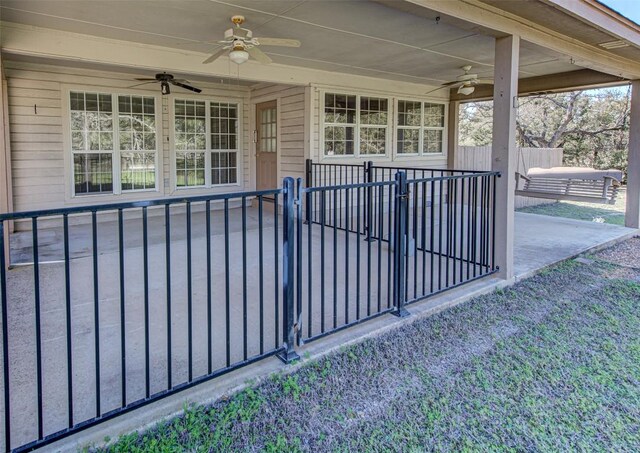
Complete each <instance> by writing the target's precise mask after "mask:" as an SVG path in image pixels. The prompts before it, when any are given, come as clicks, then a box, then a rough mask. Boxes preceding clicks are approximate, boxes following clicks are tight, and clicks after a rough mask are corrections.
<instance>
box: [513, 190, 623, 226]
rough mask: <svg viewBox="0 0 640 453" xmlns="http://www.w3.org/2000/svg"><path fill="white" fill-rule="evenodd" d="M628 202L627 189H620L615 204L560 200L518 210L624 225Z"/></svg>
mask: <svg viewBox="0 0 640 453" xmlns="http://www.w3.org/2000/svg"><path fill="white" fill-rule="evenodd" d="M625 202H626V191H625V189H622V190H620V192H619V193H618V197H617V198H616V203H615V204H614V205H608V204H598V203H580V202H577V201H558V202H555V203H549V204H544V205H539V206H530V207H526V208H521V209H518V212H529V213H531V214H542V215H549V216H553V217H565V218H568V219H576V220H588V221H592V222H600V223H610V224H613V225H624V211H625Z"/></svg>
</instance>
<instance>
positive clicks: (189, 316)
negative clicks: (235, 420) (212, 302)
mask: <svg viewBox="0 0 640 453" xmlns="http://www.w3.org/2000/svg"><path fill="white" fill-rule="evenodd" d="M191 268H192V264H191V202H189V201H187V342H188V343H187V344H188V350H189V382H191V381H192V380H193V279H192V274H191V271H192V269H191Z"/></svg>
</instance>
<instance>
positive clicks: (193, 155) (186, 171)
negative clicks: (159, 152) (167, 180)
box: [176, 152, 205, 187]
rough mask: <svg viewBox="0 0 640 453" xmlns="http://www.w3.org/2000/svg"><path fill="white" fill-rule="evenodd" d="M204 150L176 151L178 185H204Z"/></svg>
mask: <svg viewBox="0 0 640 453" xmlns="http://www.w3.org/2000/svg"><path fill="white" fill-rule="evenodd" d="M204 172H205V168H204V152H184V153H176V183H177V186H178V187H190V186H203V185H204V184H205V178H204Z"/></svg>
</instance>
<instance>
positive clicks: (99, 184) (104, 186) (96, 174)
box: [73, 153, 113, 194]
mask: <svg viewBox="0 0 640 453" xmlns="http://www.w3.org/2000/svg"><path fill="white" fill-rule="evenodd" d="M73 178H74V185H75V193H76V194H89V193H111V192H112V191H113V172H112V162H111V154H109V153H79V154H74V156H73Z"/></svg>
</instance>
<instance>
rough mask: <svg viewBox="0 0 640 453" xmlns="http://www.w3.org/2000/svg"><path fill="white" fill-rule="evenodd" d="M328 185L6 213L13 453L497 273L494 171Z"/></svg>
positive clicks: (0, 264) (387, 173)
mask: <svg viewBox="0 0 640 453" xmlns="http://www.w3.org/2000/svg"><path fill="white" fill-rule="evenodd" d="M313 165H315V164H312V163H308V167H307V168H308V170H310V169H311V170H312V171H313ZM352 167H353V168H352ZM356 167H357V169H356ZM374 168H378V169H377V170H375V169H374ZM323 171H325V172H326V179H325V180H326V181H327V182H328V183H329V182H330V184H323V182H322V181H320V180H314V179H313V178H310V177H309V173H308V179H307V186H306V187H302V181H301V180H300V179H299V180H298V181H294V180H293V179H292V178H286V179H285V180H284V183H283V186H282V188H279V189H274V190H268V191H257V192H241V193H232V194H220V195H209V196H200V197H189V198H184V199H162V200H153V201H146V202H134V203H119V204H112V205H100V206H87V207H74V208H64V209H53V210H46V211H33V212H19V213H9V214H2V215H0V250H5V248H8V245H9V244H8V241H7V238H8V237H9V235H8V230H9V227H10V226H11V224H15V225H16V226H17V227H18V229H21V230H23V231H22V232H18V233H14V234H12V236H11V237H12V238H13V239H12V240H17V241H22V246H21V247H22V248H21V250H20V253H17V252H16V250H13V251H12V252H11V253H12V254H11V255H9V256H7V255H6V254H5V253H0V299H1V308H2V325H1V328H2V361H3V365H2V366H3V381H2V382H3V395H4V398H3V402H4V408H3V420H4V426H3V431H4V436H3V437H4V447H5V449H6V450H15V451H25V450H29V449H32V448H36V447H40V446H43V445H46V444H48V443H50V442H53V441H55V440H58V439H60V438H62V437H64V436H67V435H69V434H72V433H75V432H78V431H79V430H82V429H84V428H86V427H89V426H93V425H95V424H97V423H100V422H102V421H105V420H107V419H110V418H112V417H115V416H117V415H120V414H122V413H124V412H127V411H130V410H133V409H135V408H139V407H141V406H143V405H145V404H148V403H151V402H153V401H157V400H159V399H161V398H163V397H165V396H168V395H171V394H174V393H176V392H179V391H181V390H184V389H186V388H189V387H192V386H194V385H197V384H199V383H202V382H204V381H207V380H210V379H213V378H215V377H217V376H220V375H222V374H224V373H227V372H229V371H231V370H234V369H237V368H239V367H242V366H245V365H247V364H250V363H253V362H255V361H258V360H262V359H264V358H267V357H270V356H274V355H277V356H278V357H280V358H281V359H282V360H283V361H285V362H287V363H288V362H290V361H292V360H295V359H296V358H297V357H298V355H297V353H296V346H297V345H299V344H301V343H304V342H309V341H313V340H316V339H319V338H322V337H323V336H326V335H328V334H331V333H333V332H336V331H338V330H341V329H345V328H347V327H349V326H353V325H355V324H358V323H361V322H364V321H366V320H369V319H372V318H375V317H377V316H381V315H384V314H386V313H393V314H396V315H399V316H405V315H407V314H408V312H407V311H406V308H405V307H406V305H407V304H410V303H413V302H416V301H418V300H421V299H424V298H426V297H429V296H432V295H434V294H437V293H439V292H442V291H445V290H447V289H450V288H453V287H456V286H459V285H461V284H464V283H466V282H469V281H472V280H475V279H477V278H480V277H483V276H486V275H489V274H491V273H493V272H495V271H496V266H495V263H494V258H493V247H494V243H495V238H494V231H495V228H494V220H493V219H494V213H495V209H494V208H495V206H494V203H495V178H496V177H497V174H496V173H491V172H485V173H478V172H474V173H472V172H461V173H455V174H453V173H449V174H447V173H441V172H443V170H419V171H417V172H413V173H411V177H412V179H410V180H408V179H407V172H406V171H404V170H402V169H393V170H389V169H388V168H380V167H373V166H372V165H371V164H366V165H364V166H351V167H350V166H346V165H341V166H335V167H330V166H324V167H323ZM336 171H337V172H339V173H335V172H336ZM338 174H339V175H341V176H336V175H338ZM345 175H348V176H345ZM345 177H348V178H349V179H347V180H344V178H345ZM340 178H343V179H340ZM266 198H273V200H274V201H273V202H271V201H270V200H269V201H268V200H267V199H266ZM280 207H281V208H282V210H281V211H280ZM6 246H7V247H6ZM7 257H9V260H10V261H11V263H12V264H16V265H17V266H16V267H15V268H13V269H8V267H7V265H8V264H10V263H9V262H8V261H7ZM31 420H32V421H33V422H31Z"/></svg>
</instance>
